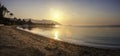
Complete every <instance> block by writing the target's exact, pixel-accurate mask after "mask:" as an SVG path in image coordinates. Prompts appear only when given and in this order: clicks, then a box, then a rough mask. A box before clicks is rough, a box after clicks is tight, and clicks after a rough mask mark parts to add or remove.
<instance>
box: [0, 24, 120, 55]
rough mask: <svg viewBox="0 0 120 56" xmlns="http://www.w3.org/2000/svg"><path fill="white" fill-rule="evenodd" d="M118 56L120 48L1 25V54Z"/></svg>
mask: <svg viewBox="0 0 120 56" xmlns="http://www.w3.org/2000/svg"><path fill="white" fill-rule="evenodd" d="M9 55H12V56H18V55H21V56H87V55H88V56H115V55H116V56H117V55H120V49H119V50H117V49H102V48H94V47H88V46H79V45H75V44H70V43H66V42H62V41H57V40H53V39H50V38H47V37H44V36H40V35H36V34H32V33H30V32H25V31H22V30H19V29H16V28H15V26H0V56H9Z"/></svg>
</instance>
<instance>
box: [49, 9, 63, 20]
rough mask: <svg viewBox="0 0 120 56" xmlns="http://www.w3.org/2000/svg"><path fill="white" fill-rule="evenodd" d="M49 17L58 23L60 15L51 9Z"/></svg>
mask: <svg viewBox="0 0 120 56" xmlns="http://www.w3.org/2000/svg"><path fill="white" fill-rule="evenodd" d="M51 17H52V20H55V21H59V20H61V17H62V13H61V11H59V10H55V9H52V10H51Z"/></svg>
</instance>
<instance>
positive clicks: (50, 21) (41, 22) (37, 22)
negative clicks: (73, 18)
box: [25, 19, 61, 25]
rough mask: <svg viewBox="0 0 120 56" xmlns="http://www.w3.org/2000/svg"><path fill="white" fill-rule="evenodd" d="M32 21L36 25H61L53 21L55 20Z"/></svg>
mask: <svg viewBox="0 0 120 56" xmlns="http://www.w3.org/2000/svg"><path fill="white" fill-rule="evenodd" d="M25 20H26V21H28V20H29V19H25ZM31 21H32V22H33V23H34V24H55V25H61V24H60V23H58V22H56V21H53V20H34V19H31Z"/></svg>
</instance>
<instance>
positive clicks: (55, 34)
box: [54, 31, 60, 40]
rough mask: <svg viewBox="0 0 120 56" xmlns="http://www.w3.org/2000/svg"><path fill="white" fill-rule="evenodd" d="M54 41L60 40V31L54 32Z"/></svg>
mask: <svg viewBox="0 0 120 56" xmlns="http://www.w3.org/2000/svg"><path fill="white" fill-rule="evenodd" d="M54 39H56V40H60V39H59V31H55V32H54Z"/></svg>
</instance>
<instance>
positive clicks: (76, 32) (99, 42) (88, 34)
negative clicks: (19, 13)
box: [19, 26, 120, 48]
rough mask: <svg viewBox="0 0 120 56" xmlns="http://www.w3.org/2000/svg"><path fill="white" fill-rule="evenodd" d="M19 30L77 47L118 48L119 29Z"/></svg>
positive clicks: (65, 28) (119, 43)
mask: <svg viewBox="0 0 120 56" xmlns="http://www.w3.org/2000/svg"><path fill="white" fill-rule="evenodd" d="M19 29H21V30H24V31H28V32H31V33H34V34H38V35H43V36H46V37H48V38H52V39H55V40H59V41H64V42H68V43H73V44H77V45H87V46H94V47H103V48H104V47H105V48H106V47H107V48H108V47H109V48H120V28H119V27H75V26H60V27H54V28H51V27H35V28H29V29H22V28H19Z"/></svg>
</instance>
